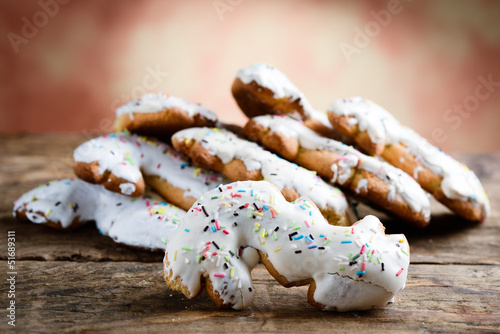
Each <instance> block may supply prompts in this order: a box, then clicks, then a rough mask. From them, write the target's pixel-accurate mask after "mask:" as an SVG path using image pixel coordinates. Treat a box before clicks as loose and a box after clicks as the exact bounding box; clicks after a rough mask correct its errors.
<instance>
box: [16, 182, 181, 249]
mask: <svg viewBox="0 0 500 334" xmlns="http://www.w3.org/2000/svg"><path fill="white" fill-rule="evenodd" d="M25 208H26V210H27V211H26V213H27V217H28V219H29V220H30V221H31V222H33V223H36V224H44V223H47V222H48V221H49V220H50V221H51V222H54V223H59V224H60V225H61V227H62V228H68V227H70V226H71V225H72V224H73V223H74V220H75V219H76V218H78V220H79V221H80V222H81V223H85V222H88V221H95V222H96V225H97V228H98V229H99V230H100V232H101V233H102V234H103V235H107V236H109V237H111V238H112V239H113V240H114V241H116V242H118V243H122V244H125V245H129V246H134V247H140V248H145V249H151V250H163V249H165V244H166V240H167V239H168V238H169V237H170V234H171V233H172V231H173V230H174V229H176V228H177V224H178V223H180V221H181V220H182V218H183V217H184V215H185V213H186V212H185V211H184V210H182V209H179V208H177V207H175V206H173V205H171V204H168V203H165V202H164V201H163V200H162V199H161V198H160V197H159V196H158V195H156V194H154V193H152V192H150V193H148V194H146V195H145V196H143V197H140V198H130V197H127V196H122V195H120V194H116V193H113V192H110V191H108V190H106V189H104V187H103V186H101V185H95V184H90V183H87V182H84V181H81V180H79V179H62V180H58V181H52V182H50V183H47V184H44V185H41V186H39V187H37V188H35V189H32V190H30V191H28V192H27V193H25V194H24V195H22V196H21V197H20V198H19V199H17V200H16V201H15V202H14V210H13V214H14V216H16V213H17V212H21V211H23V210H24V209H25Z"/></svg>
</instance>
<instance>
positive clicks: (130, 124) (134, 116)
mask: <svg viewBox="0 0 500 334" xmlns="http://www.w3.org/2000/svg"><path fill="white" fill-rule="evenodd" d="M216 122H217V115H216V114H215V113H214V112H213V111H210V110H208V109H207V108H205V107H203V106H201V105H199V104H195V103H191V102H187V101H185V100H183V99H181V98H178V97H175V96H172V95H168V94H162V93H158V94H152V93H147V94H145V95H144V96H142V97H141V98H139V99H136V100H132V101H130V102H129V103H127V104H125V105H123V106H121V107H119V108H118V109H116V120H115V124H114V129H115V131H117V132H119V131H124V130H125V129H128V130H129V131H130V132H132V133H137V134H140V135H146V136H157V137H160V138H162V139H164V140H167V141H168V140H170V137H171V136H172V134H173V133H175V132H177V131H179V130H182V129H186V128H190V127H193V126H214V125H215V123H216Z"/></svg>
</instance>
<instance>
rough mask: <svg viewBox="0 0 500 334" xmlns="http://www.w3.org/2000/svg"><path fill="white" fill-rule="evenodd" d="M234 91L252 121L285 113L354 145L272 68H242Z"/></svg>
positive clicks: (314, 128)
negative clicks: (258, 117) (262, 116)
mask: <svg viewBox="0 0 500 334" xmlns="http://www.w3.org/2000/svg"><path fill="white" fill-rule="evenodd" d="M231 92H232V93H233V97H234V99H235V100H236V102H237V103H238V106H239V107H240V109H241V110H242V111H243V112H244V113H245V115H247V116H248V117H250V118H252V117H255V116H261V115H267V114H269V115H280V114H282V115H283V114H284V115H288V116H290V117H292V118H295V119H297V120H301V121H303V122H304V124H305V125H306V126H307V127H309V128H310V129H312V130H314V131H315V132H318V133H319V134H321V135H322V136H325V137H329V138H334V139H337V140H342V141H344V142H347V143H350V142H351V140H350V139H349V138H348V137H345V136H343V135H342V134H341V133H340V132H338V131H336V130H335V129H334V128H333V127H332V126H331V124H330V122H329V121H328V117H327V115H326V114H325V113H323V112H321V111H319V110H316V109H315V108H313V107H312V105H311V103H310V102H309V100H308V99H307V98H306V97H305V95H304V93H302V92H301V91H300V90H299V89H298V88H297V87H296V86H295V85H294V84H293V83H292V82H291V81H290V80H289V79H288V78H287V77H286V76H285V75H284V74H283V73H282V72H280V71H279V70H278V69H276V68H275V67H273V66H270V65H267V64H262V63H256V64H253V65H251V66H248V67H245V68H242V69H241V70H239V71H238V73H237V74H236V78H235V79H234V82H233V86H232V88H231Z"/></svg>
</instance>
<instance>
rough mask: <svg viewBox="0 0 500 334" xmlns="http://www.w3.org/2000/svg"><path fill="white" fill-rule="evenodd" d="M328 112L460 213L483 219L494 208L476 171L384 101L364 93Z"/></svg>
mask: <svg viewBox="0 0 500 334" xmlns="http://www.w3.org/2000/svg"><path fill="white" fill-rule="evenodd" d="M328 117H329V119H330V122H331V124H332V125H333V126H334V127H335V128H336V129H338V130H339V131H341V132H342V133H344V134H345V135H346V136H349V137H350V138H352V139H354V140H355V141H356V143H357V144H358V145H359V146H360V147H362V148H363V150H365V151H366V152H368V153H369V154H372V155H380V156H381V157H382V158H384V160H386V161H387V162H389V163H390V164H392V165H394V166H396V167H398V168H401V169H402V170H404V171H405V172H407V173H408V174H410V175H412V176H413V177H414V178H415V180H416V181H417V182H418V183H420V185H421V186H422V188H424V189H425V190H427V191H428V192H430V193H431V194H432V195H433V196H434V197H435V198H436V199H437V200H438V201H440V202H441V203H443V204H444V205H446V206H447V207H448V208H449V209H450V210H452V211H453V212H455V213H456V214H458V215H459V216H461V217H463V218H465V219H468V220H471V221H483V220H484V219H486V217H488V215H489V214H490V203H489V200H488V196H487V195H486V192H485V191H484V188H483V186H482V185H481V182H480V181H479V179H478V177H477V176H476V174H474V172H473V171H471V170H470V169H469V168H468V167H467V166H465V165H464V164H462V163H460V162H458V161H457V160H455V159H454V158H452V157H451V156H449V155H448V154H446V153H444V152H443V151H441V150H440V149H439V148H438V147H436V146H434V145H432V144H431V143H429V142H428V141H427V140H426V139H425V138H423V137H422V136H420V135H419V134H418V133H416V132H415V131H413V130H412V129H410V128H409V127H406V126H404V125H402V124H401V123H399V121H397V120H396V118H394V116H393V115H392V114H391V113H389V112H388V111H387V110H386V109H384V108H382V107H381V106H379V105H377V104H375V103H374V102H372V101H370V100H366V99H363V98H361V97H351V98H346V99H338V100H335V101H334V102H333V103H332V104H331V106H330V108H329V110H328Z"/></svg>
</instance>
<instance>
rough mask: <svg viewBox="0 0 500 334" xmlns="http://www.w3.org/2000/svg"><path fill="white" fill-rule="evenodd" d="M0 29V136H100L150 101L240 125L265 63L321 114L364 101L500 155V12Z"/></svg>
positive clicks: (41, 11)
mask: <svg viewBox="0 0 500 334" xmlns="http://www.w3.org/2000/svg"><path fill="white" fill-rule="evenodd" d="M0 17H1V19H0V32H1V35H2V36H4V37H3V39H2V43H0V48H1V61H0V132H2V133H19V132H36V133H43V132H50V133H54V132H75V133H90V132H92V133H96V134H97V133H99V132H109V131H111V124H112V121H113V118H114V109H115V108H116V107H117V106H119V105H120V104H123V103H125V102H127V101H128V100H130V99H132V98H137V97H139V96H141V95H142V94H143V93H144V92H145V91H152V92H158V91H162V92H165V93H169V94H172V95H176V96H179V97H182V98H185V99H186V100H189V101H192V102H200V103H202V104H203V105H205V106H206V107H208V108H210V109H212V110H214V111H215V112H216V113H217V114H218V115H219V118H220V119H222V120H224V121H227V122H233V123H237V124H244V122H245V117H244V115H243V114H242V113H241V112H240V111H239V109H238V107H237V105H236V104H235V102H234V101H233V98H232V96H231V94H230V86H231V83H232V80H233V78H234V76H235V74H236V72H237V70H238V69H239V68H241V67H244V66H247V65H250V64H252V63H254V62H267V63H270V64H272V65H274V66H276V67H277V68H279V69H280V70H281V71H283V72H284V73H285V74H286V75H287V76H288V77H289V78H290V79H291V80H292V81H293V82H294V83H295V84H296V85H297V86H298V87H299V88H300V89H301V90H303V91H304V93H305V94H306V96H307V97H308V98H309V100H310V101H311V103H312V104H313V106H315V107H316V108H318V109H321V110H324V109H326V108H327V107H328V105H329V103H330V102H331V101H332V100H333V99H335V98H338V97H347V96H353V95H361V96H363V97H366V98H370V99H372V100H374V101H375V102H377V103H378V104H380V105H382V106H384V107H386V108H387V109H389V110H390V111H391V112H393V113H394V114H395V115H396V117H398V118H399V119H400V120H401V122H402V123H404V124H406V125H409V126H411V127H413V128H414V129H415V130H417V131H419V132H420V133H421V134H422V135H424V136H426V137H428V138H430V139H431V141H432V142H433V143H435V144H438V145H439V146H441V147H442V148H444V149H448V150H455V151H476V152H478V151H491V150H498V149H500V140H499V139H500V135H499V134H498V132H499V131H498V130H497V128H498V126H499V125H500V113H499V107H500V20H499V18H500V2H495V1H397V0H390V1H370V2H368V1H366V2H347V1H342V2H340V1H338V2H333V1H248V0H247V1H245V0H216V1H176V2H173V1H117V0H114V1H97V0H90V1H67V0H64V1H63V0H60V2H57V1H56V0H45V1H44V0H41V1H15V0H9V1H5V0H4V1H2V2H1V3H0ZM488 82H489V83H488Z"/></svg>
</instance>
